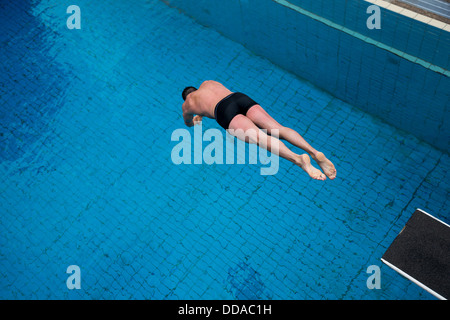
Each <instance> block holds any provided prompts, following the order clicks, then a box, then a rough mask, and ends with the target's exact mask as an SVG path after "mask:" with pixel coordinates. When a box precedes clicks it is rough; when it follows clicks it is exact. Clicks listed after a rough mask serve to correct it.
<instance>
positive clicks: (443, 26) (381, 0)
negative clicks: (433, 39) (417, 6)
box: [365, 0, 450, 32]
mask: <svg viewBox="0 0 450 320" xmlns="http://www.w3.org/2000/svg"><path fill="white" fill-rule="evenodd" d="M365 1H366V2H370V3H373V4H375V5H377V6H379V7H382V8H385V9H388V10H391V11H394V12H397V13H399V14H401V15H404V16H406V17H408V18H411V19H414V20H418V21H420V22H423V23H425V24H429V25H431V26H433V27H436V28H438V29H443V30H445V31H447V32H450V24H448V23H445V22H442V21H439V20H436V19H433V18H431V17H428V16H425V15H423V14H420V13H417V12H414V11H411V10H409V9H406V8H403V7H400V6H397V5H395V4H392V3H390V2H387V1H384V0H365Z"/></svg>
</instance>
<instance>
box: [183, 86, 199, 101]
mask: <svg viewBox="0 0 450 320" xmlns="http://www.w3.org/2000/svg"><path fill="white" fill-rule="evenodd" d="M195 90H197V88H194V87H186V88H184V90H183V92H182V93H181V96H182V97H183V100H186V97H187V96H188V94H189V93H191V92H194V91H195Z"/></svg>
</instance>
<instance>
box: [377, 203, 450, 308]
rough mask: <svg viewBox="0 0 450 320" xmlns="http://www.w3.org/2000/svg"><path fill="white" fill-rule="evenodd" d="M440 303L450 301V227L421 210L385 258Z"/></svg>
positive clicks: (401, 232) (387, 251)
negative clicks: (440, 301) (440, 300)
mask: <svg viewBox="0 0 450 320" xmlns="http://www.w3.org/2000/svg"><path fill="white" fill-rule="evenodd" d="M381 261H383V262H384V263H385V264H387V265H388V266H389V267H391V268H392V269H394V270H395V271H397V272H398V273H400V274H401V275H403V276H404V277H406V278H408V279H409V280H411V281H413V282H414V283H416V284H417V285H419V286H421V287H422V288H424V289H425V290H427V291H428V292H430V293H431V294H433V295H434V296H436V297H437V298H439V299H442V300H447V299H450V226H449V225H448V224H446V223H444V222H442V221H441V220H439V219H437V218H435V217H433V216H431V215H430V214H428V213H426V212H425V211H423V210H421V209H417V210H416V211H415V212H414V213H413V215H412V216H411V218H410V219H409V220H408V222H407V223H406V225H405V227H404V228H403V230H402V231H400V233H399V234H398V236H397V237H396V238H395V239H394V241H393V242H392V244H391V245H390V246H389V248H388V249H387V250H386V252H385V253H384V255H383V257H382V258H381Z"/></svg>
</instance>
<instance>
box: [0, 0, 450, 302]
mask: <svg viewBox="0 0 450 320" xmlns="http://www.w3.org/2000/svg"><path fill="white" fill-rule="evenodd" d="M33 3H34V2H33ZM77 5H78V6H79V7H80V8H81V14H82V29H81V30H68V29H67V28H66V24H65V23H66V19H67V16H68V15H67V14H66V7H65V5H63V4H54V3H53V2H51V1H41V2H39V4H36V5H31V4H30V3H27V2H26V1H24V2H21V4H18V3H15V2H11V3H8V4H2V5H1V6H0V12H1V17H2V19H0V21H1V22H0V23H1V24H2V28H3V29H4V30H5V31H4V32H2V33H1V36H0V41H1V42H2V51H0V58H1V61H2V62H1V64H0V66H1V70H0V71H1V72H0V78H1V86H0V141H1V144H0V161H1V162H0V213H1V214H0V219H1V220H0V298H2V299H434V298H433V297H432V296H431V295H430V294H428V293H427V292H425V291H423V290H422V289H420V288H418V287H417V286H415V285H414V284H411V283H410V282H409V281H407V280H406V279H404V278H402V277H401V276H399V275H398V274H396V273H395V272H393V271H392V270H391V269H389V268H388V267H386V266H384V265H382V264H381V261H380V257H381V256H382V254H383V253H384V251H385V250H386V249H387V247H388V246H389V245H390V243H391V242H392V240H393V239H394V238H395V236H396V235H397V234H398V232H399V231H400V230H401V229H402V227H403V225H404V224H405V222H406V221H407V220H408V219H409V217H410V215H411V214H412V213H413V212H414V210H415V208H417V207H419V208H421V209H424V210H426V211H428V212H429V213H431V214H433V215H435V216H436V217H438V218H440V219H442V220H444V221H446V222H447V223H448V222H449V221H450V217H449V215H448V207H449V203H448V199H449V197H448V194H449V189H450V184H449V181H450V176H449V175H450V173H449V157H448V155H447V154H445V153H442V152H440V151H438V150H436V149H434V148H432V147H430V146H429V145H427V144H425V143H423V142H421V141H419V140H417V139H416V138H414V136H412V135H410V134H407V133H405V132H401V131H398V130H396V129H394V128H393V127H391V126H389V125H387V124H385V123H383V122H381V121H380V120H378V119H375V118H373V117H371V116H370V115H368V114H365V113H363V112H361V111H359V110H358V109H356V108H354V107H352V106H350V105H348V104H346V103H344V102H342V101H339V100H338V99H335V98H333V97H332V96H330V95H328V94H327V93H324V92H323V91H321V90H319V89H318V88H316V87H314V86H313V85H311V84H310V83H308V82H307V81H304V80H302V79H299V78H297V77H295V76H293V75H292V74H289V73H287V72H286V71H284V70H282V69H279V68H277V67H276V66H274V65H273V64H271V63H270V62H268V61H267V60H265V59H264V58H261V57H258V56H255V55H254V54H252V53H251V52H249V51H247V50H246V49H245V48H244V47H242V46H241V45H239V44H237V43H235V42H232V41H230V40H228V39H226V38H224V37H223V36H221V35H220V34H218V33H217V32H215V31H214V30H211V29H208V28H205V27H202V26H200V25H198V24H196V23H195V22H194V21H193V20H191V19H190V18H187V17H186V16H184V15H183V14H180V13H179V12H178V11H177V10H175V9H172V8H169V7H167V6H166V5H165V4H164V3H163V2H159V1H155V0H151V1H114V4H111V3H109V2H108V4H104V5H102V4H99V2H95V3H94V2H92V1H85V0H79V1H77ZM3 18H4V19H3ZM208 79H214V80H217V81H220V82H222V83H224V84H225V85H226V86H228V87H230V89H232V90H236V91H238V90H239V91H243V92H246V93H247V94H249V95H250V96H251V97H253V98H254V99H255V100H256V101H258V102H259V103H260V104H261V105H263V106H264V107H266V108H267V110H269V112H270V113H272V114H273V115H274V117H275V118H276V119H278V120H279V121H280V122H281V123H283V124H285V125H286V126H290V127H293V128H295V129H297V130H298V131H299V132H300V133H301V134H303V135H304V137H305V138H306V139H307V140H308V141H309V142H310V143H311V144H312V145H313V146H314V147H316V148H317V149H319V150H322V151H323V152H324V153H325V154H327V155H328V156H329V157H330V158H331V159H332V160H333V161H334V163H335V165H336V167H337V170H338V177H337V179H336V180H334V181H330V180H327V181H326V182H319V181H312V180H311V179H309V177H308V176H307V175H305V174H304V173H303V172H301V170H299V169H297V168H296V167H294V166H293V165H291V164H290V163H288V162H287V161H281V162H280V169H279V172H278V173H277V174H276V175H273V176H261V175H260V174H259V173H260V171H259V166H258V165H225V164H224V165H206V164H203V165H179V166H176V165H174V164H173V163H172V161H171V158H170V155H171V150H172V148H173V147H174V145H175V144H176V143H174V142H171V134H172V132H173V131H174V130H175V129H177V128H181V127H183V120H182V117H181V103H182V99H181V90H182V89H183V88H184V87H185V86H187V85H196V86H198V85H199V84H200V83H201V82H202V81H203V80H208ZM203 127H204V129H207V128H219V127H218V125H217V124H216V123H215V122H214V121H212V120H209V121H208V120H205V121H204V124H203ZM69 265H78V266H79V267H80V269H81V289H79V290H75V289H74V290H69V289H68V288H67V286H66V280H67V277H68V276H69V275H68V274H66V269H67V267H68V266H69ZM370 265H378V266H380V267H381V289H379V290H376V289H373V290H369V289H368V288H367V285H366V280H367V278H368V276H369V274H367V273H366V270H367V268H368V267H369V266H370Z"/></svg>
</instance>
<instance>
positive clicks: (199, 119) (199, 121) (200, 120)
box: [192, 115, 203, 126]
mask: <svg viewBox="0 0 450 320" xmlns="http://www.w3.org/2000/svg"><path fill="white" fill-rule="evenodd" d="M202 119H203V117H202V116H198V115H197V116H195V117H194V118H193V119H192V122H193V123H194V126H195V125H196V124H200V123H201V122H202Z"/></svg>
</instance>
